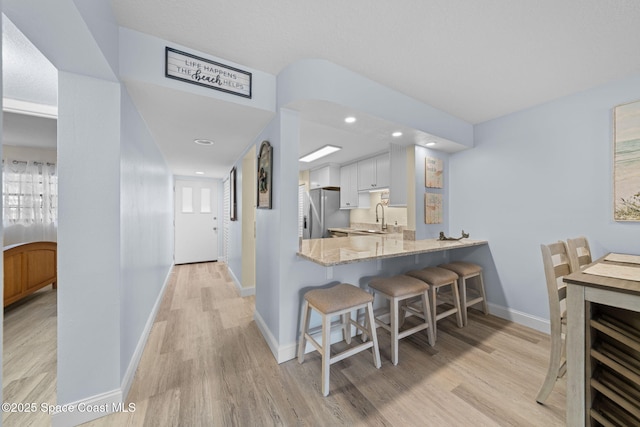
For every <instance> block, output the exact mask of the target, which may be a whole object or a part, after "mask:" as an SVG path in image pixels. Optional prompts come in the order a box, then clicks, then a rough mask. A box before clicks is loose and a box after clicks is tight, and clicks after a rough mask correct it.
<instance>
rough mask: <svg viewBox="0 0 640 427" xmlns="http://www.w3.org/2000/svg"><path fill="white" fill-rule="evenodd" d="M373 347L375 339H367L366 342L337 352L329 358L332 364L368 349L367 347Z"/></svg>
mask: <svg viewBox="0 0 640 427" xmlns="http://www.w3.org/2000/svg"><path fill="white" fill-rule="evenodd" d="M371 347H373V341H367V342H364V343H362V344H358V345H357V346H355V347H351V348H348V349H346V350H344V351H342V352H340V353H338V354H336V355H335V356H333V357H331V358H330V359H329V364H330V365H332V364H334V363H336V362H339V361H341V360H342V359H346V358H347V357H349V356H353V355H354V354H356V353H360V352H361V351H362V350H366V349H368V348H371Z"/></svg>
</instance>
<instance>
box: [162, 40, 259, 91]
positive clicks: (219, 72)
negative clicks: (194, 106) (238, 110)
mask: <svg viewBox="0 0 640 427" xmlns="http://www.w3.org/2000/svg"><path fill="white" fill-rule="evenodd" d="M164 75H165V77H168V78H170V79H175V80H181V81H183V82H187V83H191V84H194V85H198V86H204V87H208V88H210V89H215V90H219V91H222V92H227V93H231V94H233V95H238V96H242V97H244V98H251V73H250V72H248V71H244V70H240V69H238V68H234V67H230V66H228V65H224V64H220V63H218V62H215V61H211V60H209V59H205V58H200V57H198V56H195V55H192V54H190V53H186V52H181V51H179V50H176V49H173V48H170V47H165V68H164Z"/></svg>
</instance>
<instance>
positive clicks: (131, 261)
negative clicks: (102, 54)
mask: <svg viewBox="0 0 640 427" xmlns="http://www.w3.org/2000/svg"><path fill="white" fill-rule="evenodd" d="M121 116H122V128H121V141H120V147H121V157H120V165H121V166H120V167H121V177H120V203H121V209H120V231H121V239H120V242H121V266H120V268H121V282H120V299H121V306H120V343H121V344H120V345H121V348H120V381H121V382H124V383H125V387H126V386H128V385H129V382H130V381H131V380H133V374H134V373H135V368H136V366H137V362H138V358H139V357H140V355H141V352H142V348H143V345H144V343H145V339H146V333H148V332H149V330H148V328H150V324H148V322H150V321H152V320H153V319H152V317H151V316H150V314H152V313H153V314H155V311H154V310H155V309H157V307H156V305H157V304H159V302H160V298H161V296H162V292H161V291H162V290H163V285H164V284H165V283H166V281H167V278H168V274H169V272H170V270H171V266H172V265H173V192H172V187H173V181H172V176H171V171H170V170H169V167H168V165H167V163H166V161H165V159H164V157H162V154H161V153H160V151H159V149H158V147H157V146H156V145H155V143H154V140H153V138H152V136H151V134H150V132H149V130H148V129H147V128H146V126H145V124H144V121H143V119H142V117H141V116H140V114H139V113H138V111H137V110H136V108H135V106H134V104H133V102H132V101H131V98H130V97H129V94H128V93H127V91H126V89H124V87H123V88H122V111H121ZM125 395H126V393H125Z"/></svg>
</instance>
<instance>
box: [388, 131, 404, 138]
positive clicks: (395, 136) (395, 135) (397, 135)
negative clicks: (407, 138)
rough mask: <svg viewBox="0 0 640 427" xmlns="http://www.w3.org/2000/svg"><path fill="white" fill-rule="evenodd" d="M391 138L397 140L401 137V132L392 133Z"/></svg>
mask: <svg viewBox="0 0 640 427" xmlns="http://www.w3.org/2000/svg"><path fill="white" fill-rule="evenodd" d="M391 136H393V137H394V138H397V137H399V136H402V132H400V131H397V132H394V133H392V134H391Z"/></svg>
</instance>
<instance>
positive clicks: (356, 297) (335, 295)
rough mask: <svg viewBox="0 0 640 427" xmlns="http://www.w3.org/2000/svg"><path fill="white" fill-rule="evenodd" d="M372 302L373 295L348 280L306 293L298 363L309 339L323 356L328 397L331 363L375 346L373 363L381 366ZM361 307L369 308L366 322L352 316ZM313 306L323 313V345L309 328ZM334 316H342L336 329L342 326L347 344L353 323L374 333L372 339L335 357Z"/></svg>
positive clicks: (324, 388) (324, 384) (367, 332)
mask: <svg viewBox="0 0 640 427" xmlns="http://www.w3.org/2000/svg"><path fill="white" fill-rule="evenodd" d="M372 302H373V295H371V294H370V293H368V292H366V291H364V290H362V289H360V288H358V287H356V286H353V285H350V284H348V283H341V284H339V285H336V286H333V287H331V288H327V289H314V290H311V291H308V292H307V293H305V294H304V305H303V309H302V328H301V329H302V331H301V333H300V342H299V344H298V362H300V363H302V362H304V350H305V347H306V341H307V340H309V342H311V344H313V346H314V347H315V348H316V350H318V352H319V353H320V354H321V355H322V394H323V395H324V396H328V395H329V367H330V365H332V364H334V363H336V362H339V361H341V360H342V359H345V358H347V357H349V356H353V355H354V354H356V353H359V352H361V351H364V350H366V349H369V348H372V347H373V350H372V351H373V364H374V365H375V367H376V368H380V350H379V349H378V338H377V335H376V330H375V327H372V325H375V323H374V322H375V320H374V317H373V305H372ZM361 308H364V309H365V319H364V325H361V324H360V323H358V322H357V321H354V320H352V319H351V311H353V310H359V309H361ZM310 309H313V310H315V311H317V312H318V313H320V315H321V316H322V344H319V343H318V342H317V341H316V340H315V339H314V338H313V336H312V335H314V333H311V332H310V331H309V318H310V317H311V310H310ZM334 316H340V317H341V322H340V323H339V324H338V325H336V326H335V327H334V328H337V327H339V328H340V329H342V335H343V338H344V340H345V341H346V342H347V344H350V343H351V326H355V327H356V328H357V329H359V330H361V331H362V333H363V334H366V335H368V336H371V341H366V342H363V343H362V344H358V345H357V346H354V347H350V348H348V349H346V350H344V351H342V352H340V353H338V354H336V355H335V356H333V357H331V329H332V327H331V318H332V317H334Z"/></svg>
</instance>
